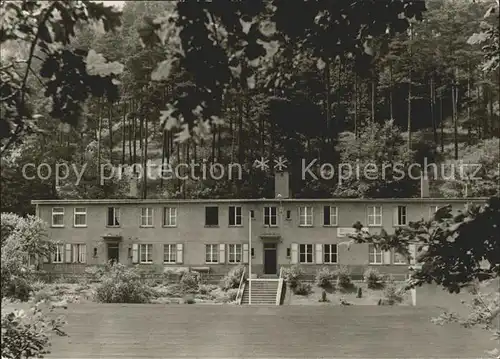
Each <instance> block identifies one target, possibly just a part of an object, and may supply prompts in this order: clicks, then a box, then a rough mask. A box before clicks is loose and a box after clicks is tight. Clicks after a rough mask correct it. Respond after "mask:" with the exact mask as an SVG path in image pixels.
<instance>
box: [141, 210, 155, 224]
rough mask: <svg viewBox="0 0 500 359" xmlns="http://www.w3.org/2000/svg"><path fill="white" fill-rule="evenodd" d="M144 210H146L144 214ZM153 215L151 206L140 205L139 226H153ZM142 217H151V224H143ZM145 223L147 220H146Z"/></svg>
mask: <svg viewBox="0 0 500 359" xmlns="http://www.w3.org/2000/svg"><path fill="white" fill-rule="evenodd" d="M144 210H146V214H144ZM153 216H154V208H153V207H141V218H140V222H141V223H140V227H143V228H148V227H153V226H154V221H153V218H154V217H153ZM144 218H146V219H147V218H150V219H151V224H144V222H143V219H144ZM146 223H147V221H146Z"/></svg>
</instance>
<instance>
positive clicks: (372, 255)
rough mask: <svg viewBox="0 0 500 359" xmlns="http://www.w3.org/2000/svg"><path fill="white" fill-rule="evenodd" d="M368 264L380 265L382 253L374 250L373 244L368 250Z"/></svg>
mask: <svg viewBox="0 0 500 359" xmlns="http://www.w3.org/2000/svg"><path fill="white" fill-rule="evenodd" d="M368 253H369V261H370V264H382V259H383V253H382V250H380V249H377V248H375V246H374V245H373V244H370V245H369V248H368Z"/></svg>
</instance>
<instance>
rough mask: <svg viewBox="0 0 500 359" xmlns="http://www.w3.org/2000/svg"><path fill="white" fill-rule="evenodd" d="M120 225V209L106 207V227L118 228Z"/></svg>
mask: <svg viewBox="0 0 500 359" xmlns="http://www.w3.org/2000/svg"><path fill="white" fill-rule="evenodd" d="M119 225H120V208H118V207H108V227H118V226H119Z"/></svg>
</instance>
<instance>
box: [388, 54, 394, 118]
mask: <svg viewBox="0 0 500 359" xmlns="http://www.w3.org/2000/svg"><path fill="white" fill-rule="evenodd" d="M392 71H393V70H392V60H391V61H389V111H390V116H391V120H393V119H394V99H393V91H392V90H393V84H392V82H393V73H392Z"/></svg>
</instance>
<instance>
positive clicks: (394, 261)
mask: <svg viewBox="0 0 500 359" xmlns="http://www.w3.org/2000/svg"><path fill="white" fill-rule="evenodd" d="M401 258H402V261H401V260H400V259H401ZM392 264H394V265H407V264H408V261H407V260H406V258H405V257H403V255H402V254H400V253H397V252H396V251H395V250H393V251H392Z"/></svg>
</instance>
